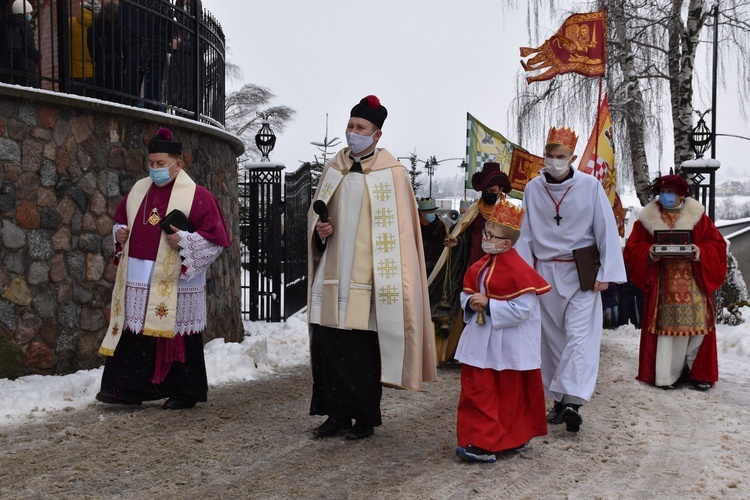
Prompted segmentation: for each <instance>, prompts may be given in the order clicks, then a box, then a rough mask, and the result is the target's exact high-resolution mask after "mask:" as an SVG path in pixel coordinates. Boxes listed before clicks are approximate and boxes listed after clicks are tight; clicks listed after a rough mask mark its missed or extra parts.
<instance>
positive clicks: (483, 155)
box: [466, 113, 523, 189]
mask: <svg viewBox="0 0 750 500" xmlns="http://www.w3.org/2000/svg"><path fill="white" fill-rule="evenodd" d="M515 149H523V148H521V147H520V146H518V145H517V144H514V143H512V142H510V141H509V140H508V139H506V138H505V137H503V135H502V134H501V133H499V132H496V131H494V130H492V129H491V128H489V127H487V126H486V125H484V124H483V123H482V122H480V121H479V120H477V119H476V118H474V117H473V116H472V115H471V113H466V189H472V187H471V176H472V175H474V173H475V172H477V171H478V170H479V171H481V170H482V165H483V164H485V163H487V162H496V163H499V164H500V168H501V169H502V170H503V172H505V173H506V174H507V173H508V172H509V171H510V162H511V158H512V156H513V151H514V150H515Z"/></svg>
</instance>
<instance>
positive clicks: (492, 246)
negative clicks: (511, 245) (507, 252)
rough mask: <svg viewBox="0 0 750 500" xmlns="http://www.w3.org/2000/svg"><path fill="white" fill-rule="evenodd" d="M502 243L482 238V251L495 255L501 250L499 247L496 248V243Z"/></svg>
mask: <svg viewBox="0 0 750 500" xmlns="http://www.w3.org/2000/svg"><path fill="white" fill-rule="evenodd" d="M502 243H503V242H502V241H501V242H499V243H492V242H491V241H487V240H485V239H482V251H483V252H484V253H488V254H490V255H495V254H497V253H500V252H502V250H501V249H500V248H497V247H498V245H501V244H502Z"/></svg>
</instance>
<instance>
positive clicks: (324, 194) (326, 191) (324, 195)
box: [318, 182, 333, 200]
mask: <svg viewBox="0 0 750 500" xmlns="http://www.w3.org/2000/svg"><path fill="white" fill-rule="evenodd" d="M332 190H333V184H331V183H330V182H326V183H325V184H324V185H323V187H322V188H321V189H320V196H319V197H318V199H319V200H323V199H326V200H327V199H328V197H329V196H330V195H331V191H332Z"/></svg>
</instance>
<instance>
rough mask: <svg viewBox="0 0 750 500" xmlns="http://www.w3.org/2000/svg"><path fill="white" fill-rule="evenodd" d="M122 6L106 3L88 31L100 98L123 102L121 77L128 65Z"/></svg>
mask: <svg viewBox="0 0 750 500" xmlns="http://www.w3.org/2000/svg"><path fill="white" fill-rule="evenodd" d="M119 10H120V7H119V5H118V4H117V3H116V2H114V1H109V2H107V3H105V4H104V7H103V8H102V10H101V12H99V13H98V14H96V15H95V16H94V24H93V25H92V26H91V29H90V30H89V37H88V48H89V53H90V54H91V57H92V59H93V61H94V83H95V84H96V86H97V87H98V89H97V92H96V96H97V97H98V98H100V99H107V100H109V101H115V102H121V101H122V97H121V96H118V95H116V94H114V92H117V93H119V92H122V75H123V68H124V66H125V63H124V61H123V51H122V25H121V23H120V15H119Z"/></svg>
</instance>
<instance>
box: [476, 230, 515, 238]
mask: <svg viewBox="0 0 750 500" xmlns="http://www.w3.org/2000/svg"><path fill="white" fill-rule="evenodd" d="M482 237H483V238H484V239H485V240H509V239H510V238H503V237H502V236H495V235H494V234H490V232H489V231H487V230H486V229H482Z"/></svg>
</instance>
